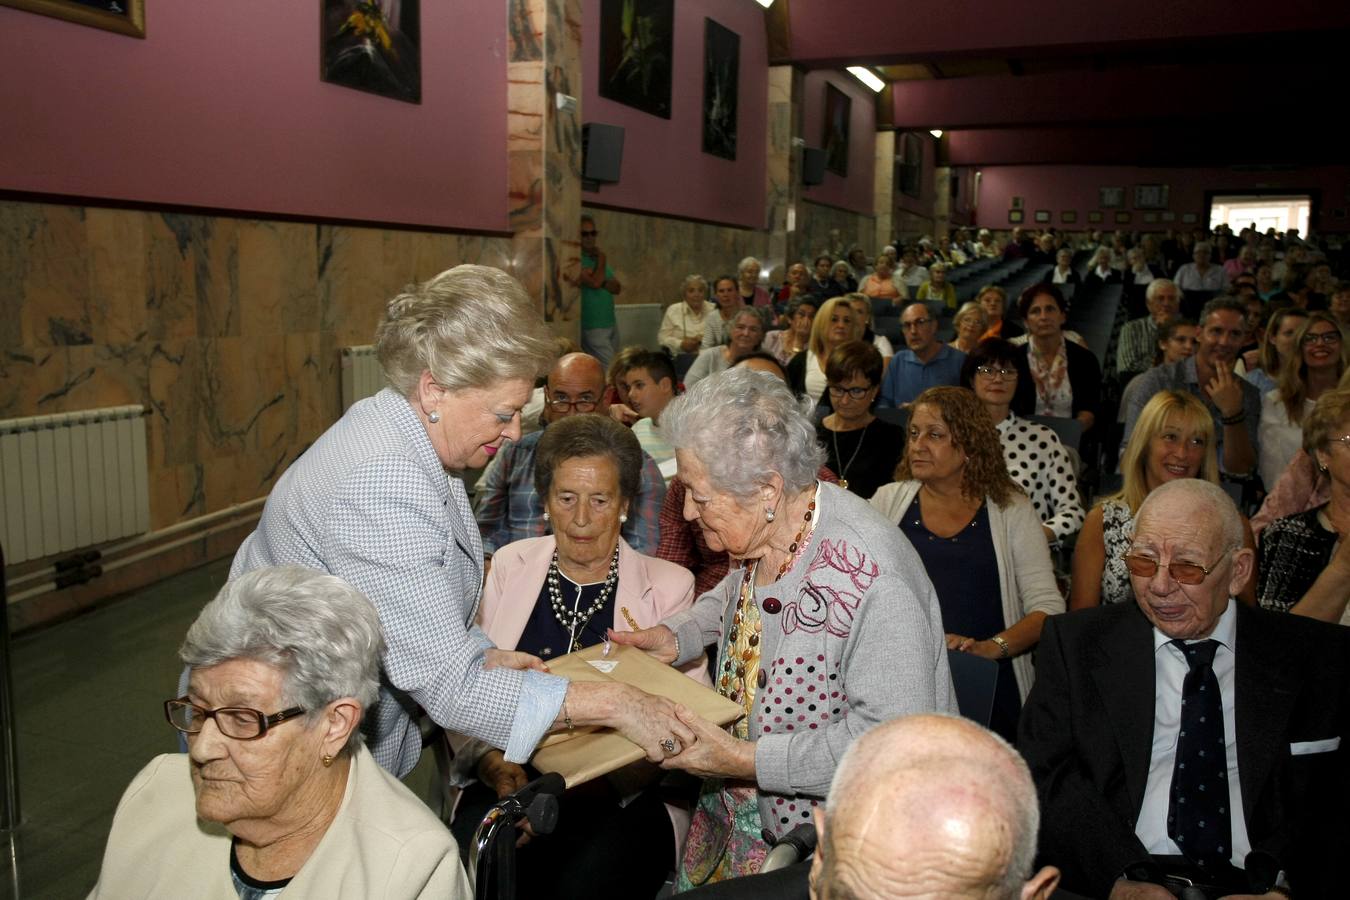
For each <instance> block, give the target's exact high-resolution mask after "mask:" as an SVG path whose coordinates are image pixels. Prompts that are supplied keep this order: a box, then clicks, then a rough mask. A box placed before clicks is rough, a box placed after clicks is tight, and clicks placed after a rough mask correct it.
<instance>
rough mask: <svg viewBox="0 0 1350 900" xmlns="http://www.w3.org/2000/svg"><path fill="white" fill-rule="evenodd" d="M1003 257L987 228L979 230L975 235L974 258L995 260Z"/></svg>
mask: <svg viewBox="0 0 1350 900" xmlns="http://www.w3.org/2000/svg"><path fill="white" fill-rule="evenodd" d="M1002 255H1003V251H1002V250H1000V249H999V246H998V244H997V243H996V242H995V241H994V234H993V232H991V231H990V230H989V229H988V228H981V229H980V230H979V231H977V232H976V233H975V258H976V259H997V258H998V257H1000V256H1002Z"/></svg>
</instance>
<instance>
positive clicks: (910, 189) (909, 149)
mask: <svg viewBox="0 0 1350 900" xmlns="http://www.w3.org/2000/svg"><path fill="white" fill-rule="evenodd" d="M899 144H900V152H899V153H897V154H896V155H895V173H894V174H895V185H896V189H897V190H899V191H900V193H902V194H904V195H905V196H906V197H913V198H914V199H915V200H918V199H919V198H920V196H921V195H922V194H923V141H922V140H920V138H919V136H918V135H917V134H915V133H914V132H912V131H906V132H904V133H902V134H901V135H899Z"/></svg>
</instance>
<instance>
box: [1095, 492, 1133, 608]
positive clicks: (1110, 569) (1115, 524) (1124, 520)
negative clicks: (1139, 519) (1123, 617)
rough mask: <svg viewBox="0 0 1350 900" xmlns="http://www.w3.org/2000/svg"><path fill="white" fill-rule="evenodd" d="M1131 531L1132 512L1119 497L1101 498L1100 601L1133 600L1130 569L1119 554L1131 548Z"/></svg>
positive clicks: (1105, 602)
mask: <svg viewBox="0 0 1350 900" xmlns="http://www.w3.org/2000/svg"><path fill="white" fill-rule="evenodd" d="M1133 533H1134V515H1133V514H1132V513H1131V512H1130V508H1129V507H1128V506H1127V505H1125V503H1124V502H1122V501H1120V500H1105V501H1103V502H1102V544H1103V545H1104V546H1105V548H1106V560H1105V564H1104V565H1103V566H1102V605H1106V604H1107V603H1133V602H1134V588H1133V587H1131V585H1130V570H1129V569H1127V568H1125V561H1124V560H1123V559H1122V558H1121V557H1123V556H1124V555H1125V551H1126V550H1129V549H1130V536H1131V535H1132V534H1133Z"/></svg>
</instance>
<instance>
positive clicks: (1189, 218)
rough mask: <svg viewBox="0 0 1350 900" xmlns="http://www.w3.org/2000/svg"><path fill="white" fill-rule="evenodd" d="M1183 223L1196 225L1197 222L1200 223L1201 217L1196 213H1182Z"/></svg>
mask: <svg viewBox="0 0 1350 900" xmlns="http://www.w3.org/2000/svg"><path fill="white" fill-rule="evenodd" d="M1181 221H1182V223H1183V224H1186V225H1194V224H1195V223H1196V222H1199V221H1200V217H1199V216H1198V215H1196V214H1195V213H1182V214H1181Z"/></svg>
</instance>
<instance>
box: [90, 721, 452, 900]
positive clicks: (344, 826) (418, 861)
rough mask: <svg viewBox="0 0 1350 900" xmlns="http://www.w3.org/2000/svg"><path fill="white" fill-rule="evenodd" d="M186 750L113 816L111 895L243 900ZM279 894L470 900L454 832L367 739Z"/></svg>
mask: <svg viewBox="0 0 1350 900" xmlns="http://www.w3.org/2000/svg"><path fill="white" fill-rule="evenodd" d="M188 765H189V761H188V756H187V754H186V753H169V754H165V755H163V756H157V757H155V758H154V759H153V760H151V761H150V764H149V765H147V766H146V767H145V768H144V769H142V770H141V771H140V773H139V774H137V776H136V777H135V778H134V779H133V780H132V782H131V785H130V786H129V787H128V788H127V790H126V793H125V794H123V795H122V800H121V802H120V803H118V805H117V814H116V815H115V816H114V817H113V825H112V833H111V834H109V835H108V848H107V850H106V851H105V853H104V855H103V868H102V870H101V871H100V872H99V877H98V884H96V885H94V890H93V892H92V893H91V894H90V895H89V896H90V897H91V898H97V900H105V898H123V897H126V898H133V897H134V898H138V900H141V898H155V897H164V898H175V900H177V898H181V897H194V898H199V900H238V895H237V894H236V893H235V890H234V884H233V882H232V881H231V879H230V840H231V838H230V834H229V832H227V831H226V830H225V829H224V828H223V827H222V826H220V825H217V824H215V823H211V822H203V821H201V820H199V819H198V818H197V814H196V801H195V798H194V795H193V791H192V776H191V775H190V774H189V770H188ZM281 896H282V897H286V898H289V897H297V898H298V897H322V898H324V900H330V898H352V900H365V898H377V897H382V898H386V900H398V898H413V897H436V898H447V897H448V898H465V900H467V898H470V897H472V896H473V892H472V891H471V890H470V889H469V883H468V879H467V878H466V877H465V875H464V867H463V866H462V865H460V862H459V848H458V846H457V845H456V844H455V840H454V838H453V837H451V836H450V832H448V831H447V830H446V829H445V826H444V825H442V824H441V823H440V821H439V820H438V819H437V818H436V817H435V816H434V815H432V813H431V810H429V809H427V807H426V806H425V805H424V804H423V803H422V801H420V800H418V799H417V797H415V796H414V795H413V793H412V792H411V791H409V790H408V789H407V788H406V787H404V786H403V785H402V784H400V783H399V781H398V780H397V779H395V778H394V776H392V775H390V774H389V773H388V772H386V771H384V769H381V768H380V767H379V765H378V764H377V763H376V762H375V759H374V757H372V756H371V755H370V751H369V750H367V749H366V748H365V746H364V745H363V746H362V747H361V748H360V750H358V751H357V753H356V756H355V758H354V759H353V760H352V766H351V772H350V775H349V777H348V778H347V791H346V795H345V796H344V797H343V798H342V806H341V807H339V809H338V813H337V816H336V817H335V818H334V819H333V823H332V824H331V825H329V826H328V831H327V832H326V833H325V834H324V836H323V839H322V840H321V841H319V845H318V846H317V847H315V848H314V853H313V854H312V855H311V856H310V858H309V859H308V860H307V861H306V862H305V864H304V866H303V867H301V869H300V871H299V872H298V873H296V875H295V877H294V878H293V879H291V883H290V884H289V885H287V886H286V889H285V890H284V891H282V892H281Z"/></svg>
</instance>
